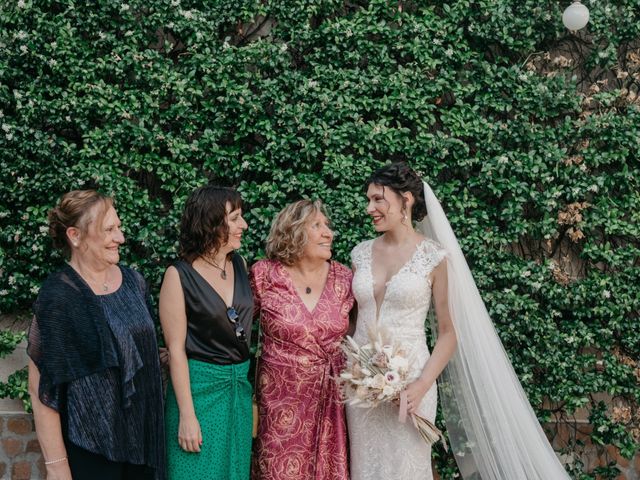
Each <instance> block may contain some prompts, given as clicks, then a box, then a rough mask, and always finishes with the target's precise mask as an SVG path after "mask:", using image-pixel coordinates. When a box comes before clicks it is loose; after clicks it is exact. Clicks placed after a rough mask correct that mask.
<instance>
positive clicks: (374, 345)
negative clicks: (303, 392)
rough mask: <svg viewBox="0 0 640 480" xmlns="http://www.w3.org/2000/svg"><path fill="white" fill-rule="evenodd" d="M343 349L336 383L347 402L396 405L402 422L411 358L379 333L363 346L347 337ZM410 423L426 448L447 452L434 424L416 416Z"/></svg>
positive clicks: (371, 405) (404, 412)
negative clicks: (344, 361)
mask: <svg viewBox="0 0 640 480" xmlns="http://www.w3.org/2000/svg"><path fill="white" fill-rule="evenodd" d="M342 348H343V350H344V352H345V353H346V355H347V366H346V368H345V369H344V370H343V371H342V373H340V378H339V383H340V384H341V386H342V391H343V393H344V396H345V399H346V402H348V403H349V404H350V405H355V406H358V407H362V408H374V407H377V406H378V405H379V404H380V403H386V402H390V401H399V402H400V415H399V419H400V421H401V422H404V417H405V415H406V398H402V397H403V396H404V394H403V390H404V389H405V387H406V386H407V385H408V384H409V383H411V379H410V378H409V372H410V371H411V364H412V361H413V356H412V355H411V354H410V353H409V352H408V351H407V350H406V349H405V348H403V346H402V345H399V344H397V343H391V342H387V341H385V340H384V338H383V335H382V334H381V333H380V332H377V333H370V341H369V343H367V344H365V345H362V346H360V345H358V344H357V343H356V342H355V341H354V340H353V338H351V337H350V336H347V337H346V339H345V341H344V342H343V344H342ZM411 419H412V421H413V424H414V426H415V427H416V428H417V429H418V431H419V432H420V435H421V436H422V438H423V439H424V440H425V441H426V442H427V443H428V444H430V445H431V444H433V443H435V442H437V441H438V440H440V441H442V444H443V445H444V448H445V450H446V449H447V444H446V442H445V440H444V437H443V435H442V432H441V431H440V430H439V429H438V428H437V427H436V426H435V425H434V424H433V423H431V422H430V421H429V420H427V419H426V418H423V417H421V416H419V415H417V414H415V413H414V414H411Z"/></svg>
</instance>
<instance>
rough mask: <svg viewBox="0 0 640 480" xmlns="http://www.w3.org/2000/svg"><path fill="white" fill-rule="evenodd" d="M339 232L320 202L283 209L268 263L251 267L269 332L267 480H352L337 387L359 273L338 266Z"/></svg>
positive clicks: (263, 430)
mask: <svg viewBox="0 0 640 480" xmlns="http://www.w3.org/2000/svg"><path fill="white" fill-rule="evenodd" d="M332 240H333V232H332V231H331V229H330V228H329V221H328V219H327V216H326V214H325V211H324V208H323V206H322V204H321V203H320V202H319V201H316V202H311V201H309V200H300V201H298V202H295V203H292V204H291V205H289V206H287V207H286V208H285V209H284V210H282V211H281V212H280V213H279V214H278V216H277V217H276V219H275V220H274V222H273V225H272V227H271V232H270V233H269V237H268V238H267V245H266V254H267V260H261V261H259V262H257V263H256V264H255V265H254V266H253V267H252V269H251V284H252V288H253V292H254V298H255V304H256V309H257V312H259V314H260V324H261V328H262V339H263V345H262V355H261V356H260V361H259V366H258V385H257V395H258V406H259V413H260V424H259V427H258V438H257V455H256V458H255V461H254V471H253V473H254V478H256V479H260V480H288V479H291V480H346V479H348V477H349V474H348V466H347V429H346V423H345V416H344V408H343V405H342V402H341V394H340V390H339V388H338V387H337V385H336V382H335V381H334V378H335V377H337V376H338V374H339V373H340V371H341V369H342V366H343V354H342V351H341V349H340V342H341V340H342V338H343V337H344V335H345V334H346V333H347V329H348V327H349V311H350V310H351V307H352V306H353V295H352V294H351V276H352V275H351V271H350V270H349V269H348V268H347V267H345V266H344V265H341V264H340V263H337V262H335V261H333V260H331V243H332Z"/></svg>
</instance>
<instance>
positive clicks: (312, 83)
mask: <svg viewBox="0 0 640 480" xmlns="http://www.w3.org/2000/svg"><path fill="white" fill-rule="evenodd" d="M307 86H308V87H309V88H316V87H317V86H318V82H317V81H316V80H309V81H308V82H307Z"/></svg>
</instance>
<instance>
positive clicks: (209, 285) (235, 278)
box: [185, 260, 238, 308]
mask: <svg viewBox="0 0 640 480" xmlns="http://www.w3.org/2000/svg"><path fill="white" fill-rule="evenodd" d="M185 263H187V262H185ZM187 265H189V267H190V268H191V270H193V271H194V272H195V273H196V275H197V276H198V278H200V280H202V281H203V282H204V283H205V284H206V285H207V286H208V287H209V289H210V290H211V291H212V292H213V293H214V294H215V296H216V297H218V299H219V300H220V301H221V302H222V304H223V305H224V306H225V308H229V307H232V306H233V305H234V303H235V300H236V291H237V290H238V288H237V287H238V285H236V280H237V279H238V274H237V273H238V272H236V270H235V266H234V265H233V260H232V261H231V268H233V293H232V294H231V304H230V305H227V302H226V301H225V299H224V298H222V295H220V293H219V292H218V291H217V290H216V289H215V288H214V286H213V285H211V284H210V283H209V281H208V280H207V279H206V278H204V276H203V275H202V274H201V273H200V272H198V270H196V269H195V268H194V267H193V265H191V264H190V263H187Z"/></svg>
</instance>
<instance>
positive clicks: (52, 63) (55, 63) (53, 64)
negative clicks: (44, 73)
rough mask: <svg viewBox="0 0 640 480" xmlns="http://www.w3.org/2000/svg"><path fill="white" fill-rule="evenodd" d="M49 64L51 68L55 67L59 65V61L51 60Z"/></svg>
mask: <svg viewBox="0 0 640 480" xmlns="http://www.w3.org/2000/svg"><path fill="white" fill-rule="evenodd" d="M47 63H48V64H49V66H50V67H51V68H53V67H55V66H56V65H57V64H58V61H57V60H56V59H55V58H50V59H49V60H48V61H47Z"/></svg>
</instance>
